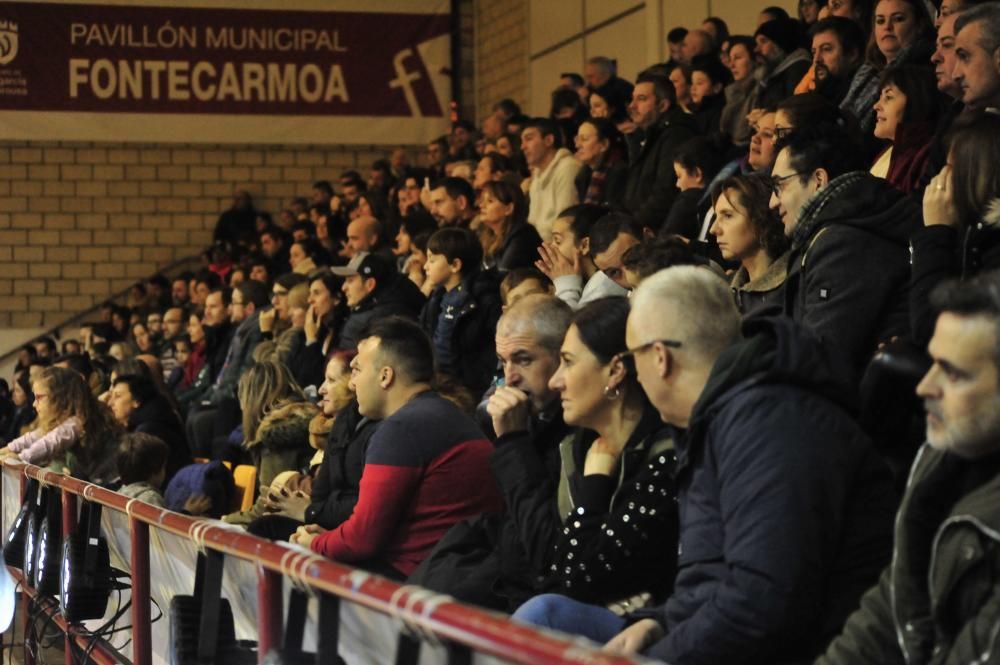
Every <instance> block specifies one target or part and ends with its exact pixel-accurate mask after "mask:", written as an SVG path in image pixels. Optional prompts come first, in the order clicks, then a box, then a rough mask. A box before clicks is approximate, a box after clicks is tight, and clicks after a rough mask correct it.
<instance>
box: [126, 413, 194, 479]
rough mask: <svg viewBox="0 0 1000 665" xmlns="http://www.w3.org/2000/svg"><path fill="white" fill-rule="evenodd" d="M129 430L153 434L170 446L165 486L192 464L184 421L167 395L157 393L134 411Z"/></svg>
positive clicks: (130, 418)
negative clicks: (175, 475) (176, 474)
mask: <svg viewBox="0 0 1000 665" xmlns="http://www.w3.org/2000/svg"><path fill="white" fill-rule="evenodd" d="M128 431H130V432H143V433H145V434H152V435H153V436H155V437H158V438H159V439H161V440H162V441H163V442H164V443H165V444H167V446H168V447H169V448H170V454H169V456H168V457H167V478H166V480H165V481H164V483H163V486H164V487H166V486H167V484H168V483H169V482H170V479H171V478H173V477H174V474H175V473H177V472H178V471H179V470H180V469H181V468H182V467H185V466H187V465H188V464H191V462H192V459H191V449H190V447H188V442H187V437H186V436H185V435H184V423H182V422H181V419H180V416H179V415H177V413H176V412H175V411H174V409H173V407H172V406H171V405H170V402H168V401H167V398H166V397H163V396H162V395H157V396H156V397H154V398H153V399H151V400H149V401H148V402H146V403H145V404H143V405H141V406H140V407H139V408H138V409H136V410H135V411H133V412H132V415H130V416H129V418H128Z"/></svg>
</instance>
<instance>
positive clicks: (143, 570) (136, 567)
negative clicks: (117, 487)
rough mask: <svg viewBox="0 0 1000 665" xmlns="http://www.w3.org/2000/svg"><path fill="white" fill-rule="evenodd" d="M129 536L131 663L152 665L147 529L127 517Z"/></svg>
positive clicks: (147, 526)
mask: <svg viewBox="0 0 1000 665" xmlns="http://www.w3.org/2000/svg"><path fill="white" fill-rule="evenodd" d="M129 532H130V533H131V534H132V556H131V563H132V663H133V665H152V662H153V635H152V632H153V629H152V625H151V623H150V621H151V619H152V612H151V609H150V580H149V525H148V524H146V523H145V522H142V521H140V520H137V519H136V518H134V517H129Z"/></svg>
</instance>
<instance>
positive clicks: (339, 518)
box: [247, 353, 378, 540]
mask: <svg viewBox="0 0 1000 665" xmlns="http://www.w3.org/2000/svg"><path fill="white" fill-rule="evenodd" d="M351 355H352V354H350V353H337V354H335V355H334V356H333V358H331V359H330V362H329V363H327V366H326V375H325V378H324V381H323V385H321V386H320V389H319V394H320V402H319V408H320V413H318V414H317V415H316V416H314V417H313V420H312V421H311V422H310V423H309V444H310V445H311V446H312V447H313V448H315V449H317V450H318V451H319V452H318V453H317V456H318V455H320V454H321V455H322V458H321V460H320V461H319V462H317V461H316V456H314V457H313V459H312V460H310V462H309V468H308V470H307V471H306V472H305V473H301V472H300V473H295V472H286V473H281V474H278V476H277V477H276V479H275V480H274V482H272V484H271V485H270V487H268V488H266V489H263V488H262V490H261V499H262V502H261V505H260V508H261V513H262V514H261V516H260V517H257V518H256V519H255V520H254V521H252V522H251V523H250V525H249V526H248V527H247V529H248V530H249V531H250V533H252V534H254V535H255V536H261V537H263V538H269V539H271V540H288V538H289V537H291V535H292V534H293V533H295V530H296V529H298V528H299V527H300V526H302V525H303V524H305V523H306V522H309V523H311V524H319V525H320V526H321V527H323V528H324V529H334V528H336V527H338V526H340V524H341V523H342V522H343V521H344V520H345V519H347V517H348V516H350V514H351V512H352V511H353V509H354V504H355V503H356V501H357V498H358V487H359V484H360V482H361V472H362V470H363V468H364V459H365V452H366V450H367V444H368V440H369V439H370V438H371V434H372V433H373V432H374V431H375V427H376V426H377V425H378V423H377V422H373V421H365V422H363V423H362V422H361V421H362V418H361V416H360V415H359V414H358V412H357V402H356V401H354V393H353V392H352V391H351V389H350V369H349V364H350V358H351ZM323 430H325V432H324V431H323Z"/></svg>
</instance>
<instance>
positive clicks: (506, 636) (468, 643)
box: [4, 461, 635, 665]
mask: <svg viewBox="0 0 1000 665" xmlns="http://www.w3.org/2000/svg"><path fill="white" fill-rule="evenodd" d="M4 464H5V465H6V466H8V467H12V468H16V469H17V470H19V471H20V472H21V473H22V489H23V485H24V478H34V479H37V480H38V481H40V482H41V483H43V484H46V485H51V486H55V487H59V488H60V489H61V490H62V496H63V516H64V524H63V533H64V535H69V534H70V533H71V532H72V531H73V530H74V529H75V526H76V515H77V500H78V498H82V499H84V500H86V501H93V502H95V503H98V504H101V505H102V506H104V507H106V508H109V509H111V510H114V511H118V512H121V513H125V514H126V515H127V516H128V518H129V529H130V533H131V554H130V559H131V575H132V582H133V586H132V607H133V615H132V619H133V623H132V625H133V632H132V654H131V661H132V663H134V665H151V663H152V637H151V627H150V579H149V574H150V570H149V529H150V527H152V528H156V529H162V530H163V531H166V532H169V533H172V534H176V535H178V536H181V537H184V538H188V539H189V540H191V541H192V542H194V543H195V544H196V545H197V546H199V547H202V548H205V549H208V550H214V551H217V552H221V553H223V554H224V555H226V556H232V557H236V558H239V559H244V560H246V561H251V562H254V563H256V564H257V566H258V570H259V571H260V572H259V575H258V580H257V584H258V592H257V598H258V607H257V632H258V635H257V641H258V653H259V654H260V659H261V660H263V658H264V657H265V656H266V655H267V653H268V652H269V651H270V650H271V649H273V648H278V647H279V646H280V644H281V637H282V630H283V625H284V622H283V616H282V604H281V602H280V600H279V599H280V598H281V593H282V581H283V578H290V579H291V580H294V581H295V582H296V583H298V584H299V585H301V586H304V587H308V588H311V589H314V590H317V591H321V592H325V593H328V594H330V595H332V596H335V597H337V598H339V599H340V600H341V601H342V602H350V603H357V604H358V605H361V606H364V607H366V608H369V609H372V610H375V611H377V612H380V613H384V614H387V615H392V616H395V617H398V618H400V619H402V620H403V622H404V623H405V624H407V625H409V626H413V627H415V628H416V629H418V632H422V633H425V634H429V635H432V636H434V637H435V638H437V639H440V640H442V641H446V642H448V643H450V644H452V645H456V646H457V647H458V648H466V649H468V650H469V651H472V652H476V653H483V654H489V655H492V656H495V657H498V658H501V659H503V660H505V661H508V662H511V663H520V664H524V665H549V664H552V663H587V664H588V665H624V664H625V663H634V662H635V661H633V660H631V659H629V658H625V657H620V656H614V655H610V654H605V653H601V652H600V651H598V650H596V649H592V648H589V647H587V646H583V645H581V644H580V643H579V642H573V641H569V640H563V639H559V638H558V637H556V636H553V635H551V634H548V633H544V632H540V631H537V630H534V629H532V628H530V627H526V626H524V625H521V624H517V623H513V622H511V621H510V620H509V619H507V618H506V617H504V616H502V615H500V614H495V613H492V612H488V611H485V610H481V609H478V608H475V607H472V606H469V605H464V604H461V603H458V602H456V601H454V600H450V599H445V598H444V597H442V596H432V597H429V596H428V593H427V592H426V591H425V590H423V589H420V588H418V587H412V586H401V585H399V584H397V583H395V582H391V581H389V580H386V579H384V578H381V577H378V576H375V575H367V574H366V575H364V576H358V571H357V569H355V568H351V567H349V566H346V565H343V564H338V563H336V562H334V561H331V560H329V559H325V558H322V557H319V556H316V555H308V554H305V553H302V552H298V551H294V550H291V549H289V548H287V547H284V546H282V545H279V544H276V543H273V542H271V541H268V540H264V539H261V538H257V537H255V536H251V535H250V534H248V533H246V532H241V531H235V530H233V529H231V528H225V527H219V526H216V525H215V524H214V523H213V522H211V521H208V520H202V519H198V518H193V517H189V516H186V515H181V514H178V513H175V512H171V511H169V510H163V509H161V508H157V507H155V506H151V505H149V504H147V503H143V502H141V501H137V500H134V499H129V498H128V497H125V496H123V495H121V494H118V493H117V492H112V491H110V490H107V489H104V488H101V487H98V486H96V485H91V484H89V483H86V482H83V481H80V480H78V479H76V478H72V477H69V476H64V475H60V474H56V473H53V472H51V471H47V470H45V469H41V468H39V467H37V466H32V465H28V464H21V463H18V462H11V461H7V462H5V463H4ZM12 572H14V573H17V571H13V570H12ZM18 579H19V581H21V578H18ZM359 580H360V582H359ZM26 592H27V593H28V594H29V595H33V594H34V592H33V590H30V589H26ZM55 623H56V625H58V626H59V627H60V628H61V629H62V630H63V631H64V632H66V639H67V649H66V653H67V663H71V662H72V661H71V660H70V658H71V653H70V648H69V646H70V645H69V642H70V641H79V640H81V639H85V641H86V642H88V643H89V641H90V639H89V637H86V638H83V637H81V636H80V630H81V629H80V628H79V627H75V626H70V625H67V624H66V622H65V621H61V617H58V618H56V620H55ZM117 656H118V655H117V654H115V653H114V652H113V650H111V648H110V647H109V645H106V644H105V645H100V644H99V645H98V647H97V648H96V649H95V650H94V655H93V660H94V662H97V663H101V664H103V663H109V662H116V661H117ZM29 665H31V664H29Z"/></svg>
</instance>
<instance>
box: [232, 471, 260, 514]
mask: <svg viewBox="0 0 1000 665" xmlns="http://www.w3.org/2000/svg"><path fill="white" fill-rule="evenodd" d="M233 482H234V483H236V496H235V497H234V498H233V510H250V508H251V507H253V498H254V492H255V491H256V489H257V467H255V466H253V465H251V464H240V465H239V466H237V467H236V468H235V469H233Z"/></svg>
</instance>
